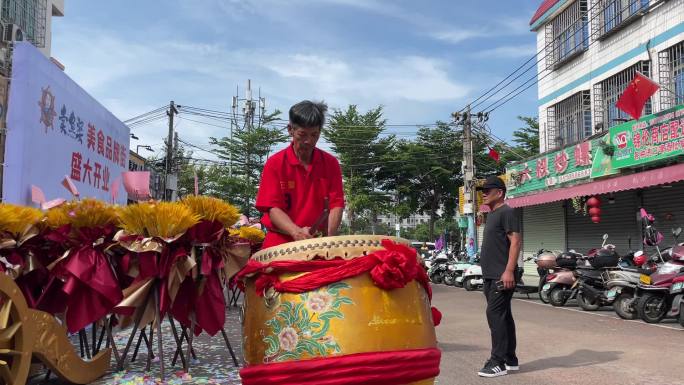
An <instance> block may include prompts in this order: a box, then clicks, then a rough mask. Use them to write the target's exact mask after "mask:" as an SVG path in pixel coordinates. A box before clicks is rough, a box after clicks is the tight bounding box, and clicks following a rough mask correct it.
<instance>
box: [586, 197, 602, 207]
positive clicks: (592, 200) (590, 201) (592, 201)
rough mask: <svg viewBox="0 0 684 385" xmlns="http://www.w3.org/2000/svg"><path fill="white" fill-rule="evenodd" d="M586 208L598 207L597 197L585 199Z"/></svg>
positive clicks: (599, 201) (598, 200)
mask: <svg viewBox="0 0 684 385" xmlns="http://www.w3.org/2000/svg"><path fill="white" fill-rule="evenodd" d="M587 206H589V207H599V206H601V200H600V199H598V198H597V197H591V198H589V199H587Z"/></svg>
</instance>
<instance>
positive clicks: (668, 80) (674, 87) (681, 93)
mask: <svg viewBox="0 0 684 385" xmlns="http://www.w3.org/2000/svg"><path fill="white" fill-rule="evenodd" d="M658 69H659V73H660V85H661V88H660V91H659V92H660V108H661V110H664V109H667V108H670V107H674V106H676V105H679V104H683V103H684V42H681V43H679V44H677V45H674V46H672V47H670V48H668V49H666V50H665V51H662V52H660V53H659V54H658Z"/></svg>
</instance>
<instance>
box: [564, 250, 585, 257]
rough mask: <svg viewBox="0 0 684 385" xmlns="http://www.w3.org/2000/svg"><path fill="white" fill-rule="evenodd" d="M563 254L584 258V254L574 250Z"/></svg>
mask: <svg viewBox="0 0 684 385" xmlns="http://www.w3.org/2000/svg"><path fill="white" fill-rule="evenodd" d="M562 255H563V256H567V257H571V258H582V254H580V253H578V252H574V251H566V252H564V253H563V254H562Z"/></svg>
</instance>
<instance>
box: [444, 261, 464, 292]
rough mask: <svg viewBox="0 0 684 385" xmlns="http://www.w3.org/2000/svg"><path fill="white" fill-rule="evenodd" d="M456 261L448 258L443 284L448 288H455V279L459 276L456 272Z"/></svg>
mask: <svg viewBox="0 0 684 385" xmlns="http://www.w3.org/2000/svg"><path fill="white" fill-rule="evenodd" d="M457 267H458V260H456V259H455V258H453V257H452V256H449V261H448V262H447V271H446V273H445V274H444V283H445V284H446V285H449V286H456V278H457V277H458V276H459V275H460V273H459V272H458V271H457Z"/></svg>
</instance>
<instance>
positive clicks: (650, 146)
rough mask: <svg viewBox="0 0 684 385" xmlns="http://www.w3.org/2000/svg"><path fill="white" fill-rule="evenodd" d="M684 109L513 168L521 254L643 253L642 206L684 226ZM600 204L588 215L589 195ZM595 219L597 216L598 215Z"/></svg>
mask: <svg viewBox="0 0 684 385" xmlns="http://www.w3.org/2000/svg"><path fill="white" fill-rule="evenodd" d="M683 155H684V106H678V107H675V108H672V109H670V110H666V111H663V112H661V113H658V114H653V115H649V116H645V117H643V118H642V119H640V120H639V121H635V122H628V123H624V124H622V125H619V126H615V127H612V128H611V129H610V131H609V132H608V133H607V134H606V133H603V134H601V135H600V136H595V137H592V138H589V139H587V140H586V141H584V142H582V143H578V144H575V145H572V146H568V147H566V148H563V149H560V150H556V151H553V152H549V153H545V154H541V155H539V156H538V157H536V158H534V159H529V160H527V161H524V162H521V163H518V164H514V165H512V166H511V167H510V168H509V169H508V170H507V175H508V185H509V187H508V189H509V194H508V200H507V202H508V204H509V205H510V206H512V207H519V208H521V209H522V218H523V251H524V253H525V255H526V256H528V255H531V254H533V253H534V252H536V251H537V250H539V249H540V248H545V249H551V250H553V249H561V250H566V249H575V250H577V251H578V252H586V251H587V250H589V249H591V248H594V247H599V246H600V245H601V242H602V240H601V236H602V235H603V234H604V233H607V234H608V235H609V240H608V241H609V242H610V243H612V244H615V245H616V246H617V248H618V251H620V252H626V251H627V250H629V249H632V250H638V249H640V248H641V225H640V221H639V216H638V213H639V209H640V208H641V207H644V208H646V210H648V211H649V212H650V213H652V214H653V215H655V217H656V225H657V226H658V228H659V229H660V231H661V232H662V233H663V234H664V235H665V236H666V238H665V239H666V241H665V242H666V243H669V242H670V241H671V239H670V237H669V233H670V228H673V227H678V226H684V199H683V198H682V197H684V182H682V181H683V180H684V164H682V156H683ZM589 197H595V198H597V199H598V200H599V201H600V207H599V208H598V210H596V209H594V210H593V211H591V213H590V212H589V209H590V208H589V207H587V205H586V201H587V198H589ZM592 214H593V215H592Z"/></svg>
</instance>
